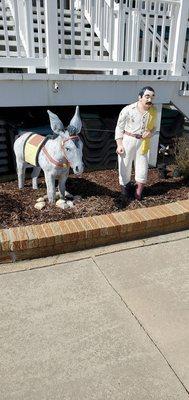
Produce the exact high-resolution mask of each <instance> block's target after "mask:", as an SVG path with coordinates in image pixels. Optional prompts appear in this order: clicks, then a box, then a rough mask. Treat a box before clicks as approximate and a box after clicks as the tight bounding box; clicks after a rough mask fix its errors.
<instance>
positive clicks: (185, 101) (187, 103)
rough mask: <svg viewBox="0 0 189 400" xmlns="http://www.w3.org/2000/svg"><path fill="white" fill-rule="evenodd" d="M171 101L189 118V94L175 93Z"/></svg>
mask: <svg viewBox="0 0 189 400" xmlns="http://www.w3.org/2000/svg"><path fill="white" fill-rule="evenodd" d="M171 102H172V103H173V104H174V106H175V107H176V108H177V109H178V110H179V111H180V112H181V113H182V114H183V115H184V116H185V117H186V118H189V96H180V95H177V94H175V96H174V97H173V98H172V99H171Z"/></svg>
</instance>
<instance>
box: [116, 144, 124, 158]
mask: <svg viewBox="0 0 189 400" xmlns="http://www.w3.org/2000/svg"><path fill="white" fill-rule="evenodd" d="M116 153H117V154H119V155H120V156H121V155H122V154H124V153H125V149H124V147H123V145H122V144H117V149H116Z"/></svg>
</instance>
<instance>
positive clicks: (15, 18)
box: [13, 0, 21, 57]
mask: <svg viewBox="0 0 189 400" xmlns="http://www.w3.org/2000/svg"><path fill="white" fill-rule="evenodd" d="M13 7H14V23H15V35H16V44H17V53H18V57H21V47H20V33H19V20H18V3H17V0H13Z"/></svg>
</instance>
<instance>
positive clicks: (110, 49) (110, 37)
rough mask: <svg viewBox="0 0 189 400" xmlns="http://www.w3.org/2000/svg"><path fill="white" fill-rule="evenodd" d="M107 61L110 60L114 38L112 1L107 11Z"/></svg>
mask: <svg viewBox="0 0 189 400" xmlns="http://www.w3.org/2000/svg"><path fill="white" fill-rule="evenodd" d="M108 27H109V33H108V38H109V60H112V55H113V38H114V0H111V1H110V9H109V24H108Z"/></svg>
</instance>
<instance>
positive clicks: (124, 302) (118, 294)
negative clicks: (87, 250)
mask: <svg viewBox="0 0 189 400" xmlns="http://www.w3.org/2000/svg"><path fill="white" fill-rule="evenodd" d="M92 259H93V262H94V263H95V265H96V268H97V269H98V271H99V272H100V274H101V275H102V276H103V278H104V280H105V281H106V283H107V284H108V285H109V287H110V288H111V289H112V290H113V291H114V292H115V294H116V295H117V296H118V297H119V299H120V300H121V302H122V303H123V304H124V306H125V307H126V308H127V310H128V311H129V313H130V314H131V315H132V317H134V319H135V320H136V322H137V324H138V325H139V326H140V328H141V329H142V330H143V332H144V333H145V335H146V336H147V337H148V338H149V340H150V341H151V342H152V344H153V345H154V346H155V348H156V350H157V351H158V352H159V354H160V355H161V357H162V358H163V359H164V361H165V362H166V364H167V365H168V367H169V368H170V369H171V371H172V372H173V374H174V376H175V377H176V378H177V379H178V381H179V382H180V384H181V385H182V387H183V389H184V390H185V392H186V393H187V394H188V395H189V390H188V389H187V388H186V386H185V385H184V383H183V382H182V380H181V378H180V377H179V376H178V374H177V373H176V371H175V370H174V368H173V367H172V365H171V364H170V362H169V361H168V359H167V358H166V356H165V354H164V353H163V352H162V350H161V349H160V347H159V346H158V344H157V343H156V342H155V340H154V339H153V338H152V336H151V335H150V334H149V333H148V331H147V330H146V328H145V327H144V325H143V324H142V322H141V321H140V319H139V317H137V315H136V314H135V313H134V312H133V311H132V309H131V307H130V306H129V305H128V304H127V303H126V301H125V300H124V298H123V297H122V296H121V295H120V293H119V292H118V291H117V290H116V288H115V287H114V286H113V285H112V283H111V282H110V281H109V279H108V278H107V276H106V275H105V273H104V272H103V271H102V270H101V268H100V266H99V265H98V264H97V262H96V260H95V258H92Z"/></svg>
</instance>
